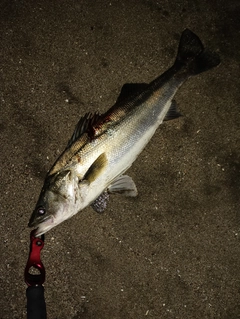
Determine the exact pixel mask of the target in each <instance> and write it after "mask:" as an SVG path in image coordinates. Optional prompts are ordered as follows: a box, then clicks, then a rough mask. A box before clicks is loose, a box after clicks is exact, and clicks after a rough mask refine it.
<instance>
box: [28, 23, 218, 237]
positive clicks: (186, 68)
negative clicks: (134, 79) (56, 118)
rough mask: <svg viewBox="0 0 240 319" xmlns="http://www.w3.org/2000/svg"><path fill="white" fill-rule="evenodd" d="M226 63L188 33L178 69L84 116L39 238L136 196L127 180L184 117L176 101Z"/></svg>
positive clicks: (41, 212) (37, 219)
mask: <svg viewBox="0 0 240 319" xmlns="http://www.w3.org/2000/svg"><path fill="white" fill-rule="evenodd" d="M219 63H220V59H219V57H218V55H217V54H215V53H211V52H210V51H208V50H205V49H204V47H203V45H202V43H201V41H200V39H199V38H198V37H197V36H196V35H195V34H194V33H193V32H191V31H190V30H188V29H186V30H185V31H184V32H183V33H182V36H181V39H180V43H179V47H178V53H177V58H176V60H175V63H174V64H173V66H172V67H170V68H169V69H168V70H167V71H166V72H164V73H163V74H162V75H160V76H159V77H157V78H156V79H155V80H154V81H152V82H151V83H149V84H146V83H140V84H125V85H124V86H123V88H122V91H121V94H120V96H119V97H118V99H117V102H116V103H115V105H113V106H112V107H111V108H110V109H109V110H108V111H107V112H106V113H105V114H102V115H100V114H98V113H95V114H93V115H91V114H90V113H87V114H86V115H85V116H83V117H82V118H81V119H80V120H79V122H78V124H77V126H76V128H75V131H74V133H73V135H72V137H71V138H70V140H69V143H68V145H67V148H66V150H65V151H64V152H63V153H62V154H61V155H60V157H59V158H58V159H57V161H56V162H55V163H54V165H53V167H52V168H51V169H50V171H49V173H48V174H47V176H46V179H45V182H44V185H43V188H42V191H41V193H40V196H39V199H38V202H37V204H36V207H35V209H34V211H33V213H32V216H31V218H30V221H29V226H30V227H38V229H37V232H36V235H37V236H39V235H41V234H43V233H45V232H47V231H49V230H50V229H51V228H53V227H55V226H56V225H58V224H60V223H61V222H63V221H64V220H66V219H68V218H70V217H72V216H73V215H75V214H76V213H78V212H80V211H81V210H83V209H84V208H85V207H86V206H89V205H91V206H92V208H93V209H94V210H96V211H97V212H99V213H102V212H103V211H104V210H105V209H106V207H107V202H108V200H109V194H110V195H111V194H115V193H119V194H122V195H126V196H136V195H137V188H136V185H135V184H134V182H133V180H132V179H131V177H129V176H127V175H123V174H124V173H125V172H126V171H127V169H128V168H129V167H130V166H131V165H132V163H133V162H134V161H135V160H136V158H137V157H138V155H139V154H140V153H141V152H142V150H143V149H144V148H145V146H146V145H147V144H148V142H149V141H150V139H151V137H152V136H153V134H154V133H155V131H156V129H157V128H158V126H159V125H160V124H161V123H162V122H163V121H164V120H170V119H174V118H177V117H179V113H178V112H177V110H176V103H175V101H174V100H173V98H174V95H175V94H176V92H177V90H178V89H179V87H180V86H181V85H182V84H183V83H184V82H185V81H186V80H187V79H188V78H190V77H191V76H194V75H197V74H199V73H201V72H204V71H207V70H209V69H211V68H213V67H215V66H217V65H218V64H219Z"/></svg>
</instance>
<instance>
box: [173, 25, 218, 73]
mask: <svg viewBox="0 0 240 319" xmlns="http://www.w3.org/2000/svg"><path fill="white" fill-rule="evenodd" d="M219 63H220V58H219V56H218V54H216V53H213V52H210V51H208V50H206V49H205V48H204V46H203V44H202V42H201V40H200V39H199V37H198V36H197V35H196V34H194V33H193V32H192V31H190V30H189V29H186V30H184V31H183V33H182V35H181V39H180V42H179V47H178V53H177V58H176V61H175V64H176V65H185V67H186V69H187V71H188V73H189V74H190V75H195V74H199V73H202V72H204V71H207V70H209V69H211V68H214V67H215V66H217V65H218V64H219Z"/></svg>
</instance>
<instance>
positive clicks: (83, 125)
mask: <svg viewBox="0 0 240 319" xmlns="http://www.w3.org/2000/svg"><path fill="white" fill-rule="evenodd" d="M100 118H101V115H100V114H99V113H97V112H96V113H93V114H92V113H90V112H89V113H86V114H85V115H84V116H83V117H81V118H80V120H79V121H78V123H77V125H76V127H75V130H74V132H73V135H72V137H71V138H70V140H69V141H68V145H67V147H70V146H71V145H72V144H73V143H74V142H75V141H76V140H77V139H79V137H80V136H81V135H82V134H84V133H88V134H92V130H93V126H94V125H95V124H96V123H97V122H98V121H99V119H100Z"/></svg>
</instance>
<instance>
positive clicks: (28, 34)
mask: <svg viewBox="0 0 240 319" xmlns="http://www.w3.org/2000/svg"><path fill="white" fill-rule="evenodd" d="M239 16H240V5H239V2H238V1H234V0H232V1H228V2H226V1H223V0H220V1H217V2H216V1H206V0H204V1H194V2H189V1H185V0H184V1H161V2H160V1H150V0H149V1H147V0H145V1H144V0H141V1H140V0H139V1H125V0H123V1H116V0H112V1H99V0H98V1H82V0H81V1H77V0H71V1H56V0H54V1H46V0H45V1H30V0H26V1H10V0H8V1H6V0H5V1H1V3H0V30H1V31H0V34H1V47H0V55H1V56H0V76H1V92H0V94H1V99H0V103H1V107H0V112H1V117H0V119H1V122H0V132H1V140H0V141H1V153H0V156H1V179H0V185H1V200H0V211H1V224H0V238H1V244H0V256H1V262H0V283H1V284H0V297H1V298H0V309H1V311H0V318H3V319H8V318H9V319H10V318H11V319H13V318H16V319H17V318H26V297H25V290H26V284H25V283H24V278H23V271H24V267H25V264H26V261H27V257H28V249H29V233H30V229H29V228H27V223H28V220H29V217H30V215H31V212H32V210H33V208H34V206H35V203H36V200H37V198H38V195H39V192H40V189H41V187H42V184H43V180H44V177H45V174H46V172H47V170H48V169H49V168H50V167H51V165H52V163H53V162H54V161H55V159H56V157H57V156H58V155H59V154H60V152H62V150H63V149H64V148H65V146H66V145H67V142H68V139H69V138H70V137H71V134H72V132H73V130H74V127H75V124H76V123H77V122H78V120H79V118H80V117H81V116H83V115H84V114H85V113H86V112H95V111H99V112H104V111H106V110H107V109H108V108H109V107H110V106H111V105H112V104H113V103H114V102H115V100H116V99H117V97H118V95H119V92H120V90H121V87H122V85H123V84H124V83H127V82H128V83H129V82H134V83H137V82H149V81H151V80H152V79H154V78H155V77H156V76H158V75H159V74H161V73H163V72H164V71H165V70H166V69H167V68H168V67H170V66H171V64H172V63H173V61H174V59H175V55H176V50H177V46H178V41H179V38H180V35H181V32H182V31H183V30H184V29H185V28H189V29H191V30H192V31H193V32H195V33H196V34H197V35H198V36H199V37H200V38H201V40H202V41H203V43H204V44H205V45H206V47H208V48H210V49H212V50H214V51H217V52H218V53H219V54H220V56H221V60H222V63H221V65H220V66H219V67H218V68H215V69H213V70H211V71H209V72H206V73H203V74H201V75H199V76H197V77H194V78H192V79H190V80H189V81H188V82H186V83H185V84H184V86H182V88H181V89H180V90H179V92H178V93H177V95H176V100H177V104H178V107H179V110H180V111H181V113H182V114H183V117H181V118H179V119H177V120H174V121H169V122H166V123H164V124H163V125H162V126H161V127H160V128H159V129H158V130H157V132H156V134H155V135H154V137H153V139H152V140H151V142H150V143H149V145H148V146H147V148H146V149H145V150H144V151H143V153H142V154H141V155H140V156H139V158H138V159H137V161H136V162H135V163H134V165H133V166H132V167H131V168H130V169H129V171H128V174H129V175H130V176H131V177H132V178H133V179H134V181H135V183H136V185H137V188H138V192H139V195H138V197H137V198H134V199H128V198H124V197H122V196H118V195H116V196H113V197H112V198H111V200H110V203H109V205H108V208H107V210H106V212H105V213H104V214H102V215H101V214H97V213H95V212H94V211H93V210H92V209H91V208H87V209H85V210H84V211H83V212H81V213H79V214H77V215H76V216H74V217H73V218H71V219H70V220H68V221H66V222H64V223H63V224H61V225H59V226H58V227H56V228H54V229H53V230H51V231H50V232H49V233H47V234H46V238H45V247H44V250H43V253H42V260H43V262H44V265H45V267H46V281H45V299H46V304H47V313H48V319H56V318H57V319H65V318H71V319H78V318H79V319H90V318H91V319H110V318H111V319H125V318H129V319H130V318H132V319H139V318H155V319H159V318H179V319H183V318H185V319H186V318H195V319H200V318H201V319H202V318H221V319H236V318H240V275H239V269H240V260H239V256H240V247H239V244H240V242H239V238H240V212H239V203H240V202H239V192H240V156H239V148H240V138H239V137H240V116H239V105H240V93H239V92H240V91H239V86H240V81H239V74H240V72H239V71H240V70H239V63H240V60H239V52H240V42H239V35H240V34H239V30H240V20H239Z"/></svg>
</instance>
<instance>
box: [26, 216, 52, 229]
mask: <svg viewBox="0 0 240 319" xmlns="http://www.w3.org/2000/svg"><path fill="white" fill-rule="evenodd" d="M49 219H51V221H52V222H53V216H52V215H49V216H45V217H44V218H42V217H41V221H39V219H38V218H36V219H35V218H34V216H32V217H31V219H30V220H29V223H28V227H36V226H38V225H41V224H42V223H45V222H47V221H48V220H49Z"/></svg>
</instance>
